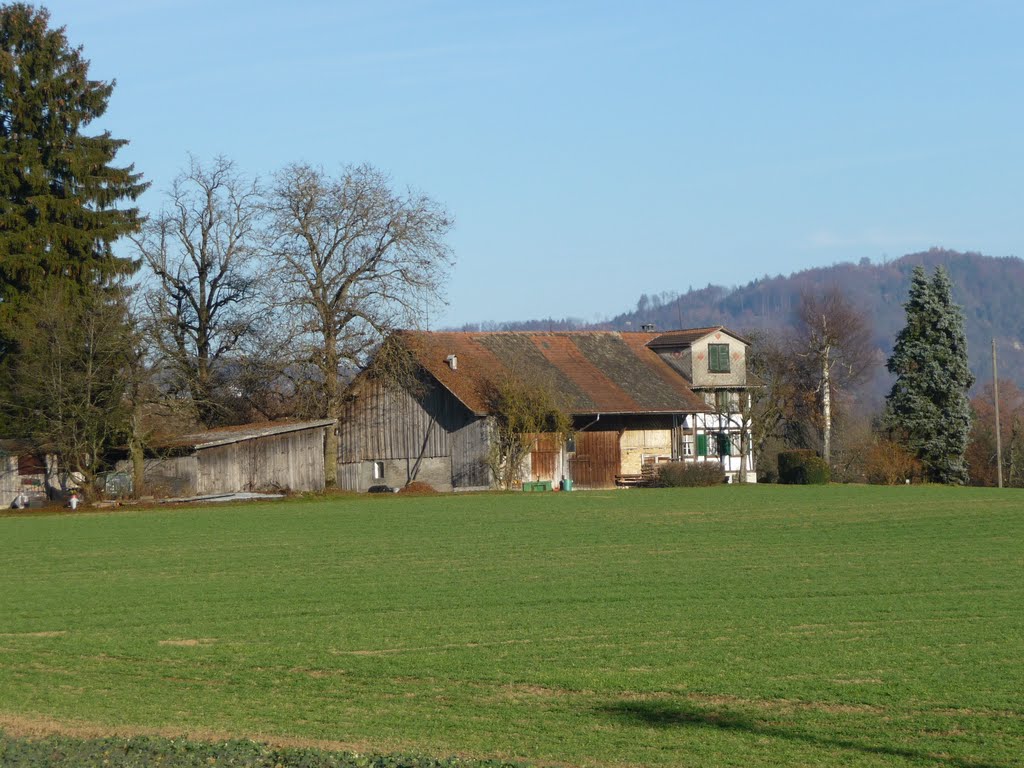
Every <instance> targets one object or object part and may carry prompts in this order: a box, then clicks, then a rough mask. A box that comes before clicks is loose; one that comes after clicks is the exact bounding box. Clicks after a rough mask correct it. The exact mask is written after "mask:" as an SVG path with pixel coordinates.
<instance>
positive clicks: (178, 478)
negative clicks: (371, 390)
mask: <svg viewBox="0 0 1024 768" xmlns="http://www.w3.org/2000/svg"><path fill="white" fill-rule="evenodd" d="M333 428H334V420H333V419H321V420H318V421H297V422H266V423H261V424H242V425H240V426H235V427H223V428H220V429H212V430H207V431H204V432H197V433H195V434H190V435H183V436H182V437H179V438H175V439H174V440H171V441H167V442H164V443H163V444H161V445H159V446H155V447H154V448H153V449H151V450H150V452H149V455H148V456H147V458H146V464H145V474H144V478H145V483H146V488H147V491H148V492H151V493H155V494H157V495H161V496H205V495H209V494H218V493H237V492H240V491H263V490H289V491H322V490H323V489H324V439H325V435H326V432H327V430H328V429H333ZM118 468H119V469H124V470H130V467H129V466H128V464H127V462H121V463H119V465H118Z"/></svg>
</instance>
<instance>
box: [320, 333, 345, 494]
mask: <svg viewBox="0 0 1024 768" xmlns="http://www.w3.org/2000/svg"><path fill="white" fill-rule="evenodd" d="M323 360H324V371H323V373H324V390H325V396H326V400H327V418H329V419H335V421H337V419H338V418H339V416H341V395H340V392H339V387H338V349H337V340H336V339H335V338H334V337H333V336H332V335H330V334H325V338H324V358H323ZM324 483H325V485H326V486H327V487H328V488H334V487H335V486H337V484H338V430H337V424H335V426H333V427H328V428H327V433H326V434H325V435H324Z"/></svg>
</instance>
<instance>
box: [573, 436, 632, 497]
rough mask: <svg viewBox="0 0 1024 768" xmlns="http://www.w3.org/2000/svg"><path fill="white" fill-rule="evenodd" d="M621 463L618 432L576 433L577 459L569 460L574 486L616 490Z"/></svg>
mask: <svg viewBox="0 0 1024 768" xmlns="http://www.w3.org/2000/svg"><path fill="white" fill-rule="evenodd" d="M620 463H621V459H620V457H619V433H618V432H577V433H576V457H575V458H573V459H570V460H569V468H570V470H571V471H572V481H573V484H574V485H576V486H577V487H579V488H614V487H615V476H616V475H617V474H619V472H620V469H619V466H620Z"/></svg>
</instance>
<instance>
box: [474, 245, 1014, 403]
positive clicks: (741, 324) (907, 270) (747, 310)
mask: <svg viewBox="0 0 1024 768" xmlns="http://www.w3.org/2000/svg"><path fill="white" fill-rule="evenodd" d="M918 264H921V265H923V266H924V267H925V268H926V269H928V270H929V271H931V270H932V269H934V267H935V266H936V265H938V264H942V265H943V266H945V267H946V269H947V270H948V271H949V274H950V277H951V278H952V280H953V295H954V298H955V299H956V301H957V303H958V304H960V305H961V306H962V307H963V310H964V318H965V321H966V330H967V343H968V349H969V352H970V358H971V370H972V371H973V372H974V375H975V377H976V378H977V380H978V384H977V385H976V387H975V388H976V389H980V387H982V386H984V384H986V383H987V382H989V381H990V380H991V378H992V365H991V342H992V339H993V338H995V339H996V342H997V344H998V345H999V350H1000V355H999V376H1000V378H1007V379H1013V380H1014V381H1015V382H1016V383H1017V384H1019V385H1021V386H1024V260H1021V259H1019V258H1017V257H992V256H984V255H982V254H980V253H960V252H957V251H949V250H944V249H941V248H932V249H931V250H928V251H924V252H921V253H912V254H908V255H906V256H903V257H901V258H899V259H896V260H894V261H889V262H883V263H874V262H871V261H869V260H868V259H862V260H861V261H860V263H858V264H853V263H849V262H847V263H841V264H835V265H833V266H830V267H817V268H814V269H806V270H803V271H802V272H796V273H794V274H791V275H789V276H782V275H776V276H775V277H771V276H769V275H765V276H764V277H761V278H758V279H756V280H752V281H751V282H749V283H747V284H746V285H743V286H740V287H737V288H726V287H723V286H718V285H708V286H707V287H705V288H699V289H690V290H688V291H687V292H686V293H680V294H676V293H672V292H668V293H662V294H658V295H655V296H648V295H646V294H645V295H643V296H641V297H640V300H639V301H638V302H637V305H636V308H635V309H634V310H632V311H628V312H623V313H621V314H619V315H616V316H614V317H613V318H611V319H610V320H608V321H606V322H603V323H598V324H594V323H585V322H583V321H579V320H575V319H572V318H565V319H561V320H553V319H546V320H528V321H523V322H514V323H501V324H500V325H493V324H491V325H485V326H484V328H487V329H489V330H533V331H538V330H548V329H550V330H571V329H576V328H605V329H610V330H620V331H626V330H640V326H641V325H643V324H644V323H653V324H655V325H656V326H657V328H659V329H666V330H667V329H671V328H679V327H699V326H706V325H718V324H721V325H725V326H728V327H730V328H733V329H735V330H737V331H740V332H750V331H753V330H757V329H767V330H778V329H781V328H785V327H787V326H788V325H789V324H790V321H791V319H792V313H793V308H794V307H795V306H796V305H797V304H798V302H799V300H800V295H801V293H803V292H805V291H807V292H812V293H820V292H822V291H825V290H827V289H829V288H831V287H833V286H839V287H840V288H841V289H842V290H843V291H844V292H845V293H846V295H847V296H848V297H849V298H850V299H851V300H852V301H853V302H855V303H856V304H857V305H858V306H860V307H862V308H863V309H864V311H865V313H866V314H867V315H868V317H869V318H870V319H871V322H872V325H873V328H874V339H875V343H876V345H877V346H878V349H879V350H880V353H881V354H882V355H884V356H888V354H889V353H890V351H891V350H892V344H893V340H894V339H895V337H896V334H897V333H898V332H899V330H900V328H902V327H903V323H904V320H905V316H904V312H903V302H904V301H905V300H906V297H907V290H908V288H909V285H910V275H911V272H912V271H913V269H914V267H915V266H916V265H918ZM680 280H681V281H682V280H685V271H684V270H682V269H681V270H680ZM478 329H480V327H479V326H465V327H464V328H463V330H478ZM887 388H888V374H886V373H885V372H884V369H883V370H882V371H881V372H880V374H879V377H878V380H877V381H876V382H875V384H874V386H873V387H872V390H873V393H874V394H875V395H876V396H880V395H881V394H882V393H884V391H886V390H887Z"/></svg>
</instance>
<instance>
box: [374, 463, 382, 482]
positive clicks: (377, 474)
mask: <svg viewBox="0 0 1024 768" xmlns="http://www.w3.org/2000/svg"><path fill="white" fill-rule="evenodd" d="M373 479H374V480H383V479H384V462H383V461H375V462H373Z"/></svg>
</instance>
